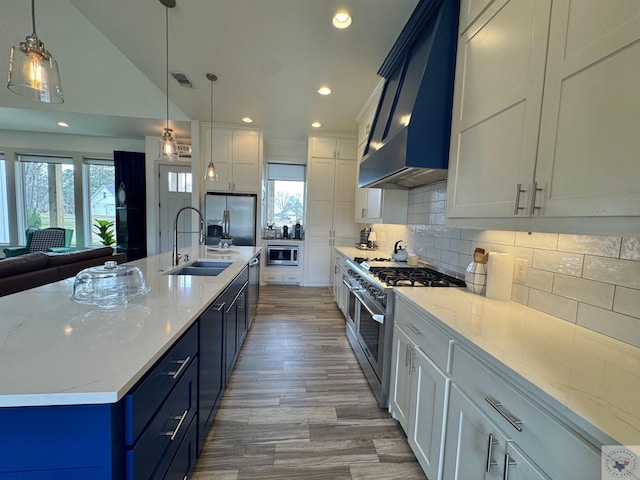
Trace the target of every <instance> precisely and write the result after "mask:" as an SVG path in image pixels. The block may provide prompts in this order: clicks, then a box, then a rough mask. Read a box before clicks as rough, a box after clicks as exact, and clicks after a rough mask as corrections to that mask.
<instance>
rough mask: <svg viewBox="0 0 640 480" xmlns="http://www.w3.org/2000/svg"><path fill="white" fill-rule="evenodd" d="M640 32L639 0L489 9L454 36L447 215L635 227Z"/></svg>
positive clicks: (470, 223)
mask: <svg viewBox="0 0 640 480" xmlns="http://www.w3.org/2000/svg"><path fill="white" fill-rule="evenodd" d="M471 3H473V4H475V5H471ZM482 8H483V6H482V2H479V3H478V2H468V4H467V6H466V7H465V4H463V11H464V12H467V13H468V15H470V16H473V15H475V14H476V13H477V12H478V11H481V10H482ZM467 13H464V15H467ZM464 18H466V17H464V16H461V22H464V21H465V20H464ZM462 25H463V23H461V26H462ZM639 39H640V4H638V3H637V2H613V3H607V2H596V1H586V0H585V1H581V2H570V1H569V0H557V1H554V2H553V8H551V2H550V0H537V1H529V0H495V1H494V2H493V3H492V4H491V5H490V6H489V7H488V8H486V10H484V11H483V13H482V14H480V16H479V17H477V20H476V21H475V22H473V23H472V24H471V25H470V26H469V27H468V28H467V29H466V30H464V31H463V32H462V34H461V37H460V40H459V43H458V57H457V67H456V68H457V70H456V86H455V92H454V113H453V122H452V135H451V154H450V162H449V179H448V203H447V222H448V224H449V225H450V226H454V227H468V228H497V229H514V230H529V231H554V232H565V231H566V232H575V233H580V232H585V233H589V232H591V233H593V232H594V231H597V232H599V233H608V232H611V233H625V232H628V231H637V228H638V227H639V226H640V216H639V215H638V209H637V205H638V203H639V202H640V185H639V184H638V182H637V179H638V178H640V163H639V162H637V158H635V157H636V156H637V155H636V153H637V152H638V151H639V150H640V136H638V135H637V132H638V130H639V129H640V97H638V95H637V92H636V90H637V87H636V84H637V79H638V78H639V77H640V42H638V40H639ZM587 219H588V220H587ZM623 221H624V223H623Z"/></svg>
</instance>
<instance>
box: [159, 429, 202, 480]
mask: <svg viewBox="0 0 640 480" xmlns="http://www.w3.org/2000/svg"><path fill="white" fill-rule="evenodd" d="M197 433H198V420H197V419H194V420H193V421H192V422H191V425H190V426H189V429H188V430H187V433H186V434H185V436H184V438H183V439H182V443H181V444H180V446H179V447H178V451H177V452H176V454H175V456H174V457H173V459H171V462H170V464H169V466H168V467H165V466H164V464H162V465H159V466H158V468H157V470H156V474H155V475H154V476H153V478H151V479H150V480H184V479H185V478H189V476H190V474H191V472H193V470H194V469H195V468H196V460H197V458H196V457H197V455H196V451H197V448H198V443H197V439H198V435H197ZM167 456H168V455H167ZM163 474H164V475H163Z"/></svg>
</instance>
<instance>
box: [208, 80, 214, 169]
mask: <svg viewBox="0 0 640 480" xmlns="http://www.w3.org/2000/svg"><path fill="white" fill-rule="evenodd" d="M209 81H210V82H211V116H210V117H209V118H210V120H209V121H210V122H211V127H210V128H211V135H210V137H211V138H210V139H209V140H210V141H211V145H210V149H211V163H213V79H212V78H210V79H209Z"/></svg>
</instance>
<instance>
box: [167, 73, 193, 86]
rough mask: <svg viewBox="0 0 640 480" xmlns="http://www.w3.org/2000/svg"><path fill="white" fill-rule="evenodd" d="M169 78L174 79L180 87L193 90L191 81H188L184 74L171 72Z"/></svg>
mask: <svg viewBox="0 0 640 480" xmlns="http://www.w3.org/2000/svg"><path fill="white" fill-rule="evenodd" d="M171 76H172V77H173V78H175V79H176V82H178V83H179V84H180V86H181V87H184V88H193V83H191V80H189V79H188V78H187V76H186V75H185V74H184V73H180V72H171Z"/></svg>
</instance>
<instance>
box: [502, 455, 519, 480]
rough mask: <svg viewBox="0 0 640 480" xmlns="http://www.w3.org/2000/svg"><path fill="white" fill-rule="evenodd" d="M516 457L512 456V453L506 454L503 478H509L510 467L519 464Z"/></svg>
mask: <svg viewBox="0 0 640 480" xmlns="http://www.w3.org/2000/svg"><path fill="white" fill-rule="evenodd" d="M517 464H518V462H516V461H515V460H514V459H512V458H511V455H509V454H508V453H505V454H504V468H503V469H502V480H509V467H511V466H513V465H517Z"/></svg>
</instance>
